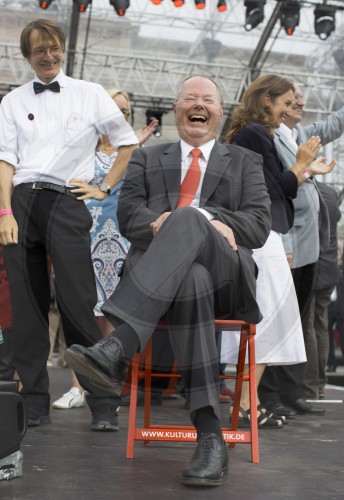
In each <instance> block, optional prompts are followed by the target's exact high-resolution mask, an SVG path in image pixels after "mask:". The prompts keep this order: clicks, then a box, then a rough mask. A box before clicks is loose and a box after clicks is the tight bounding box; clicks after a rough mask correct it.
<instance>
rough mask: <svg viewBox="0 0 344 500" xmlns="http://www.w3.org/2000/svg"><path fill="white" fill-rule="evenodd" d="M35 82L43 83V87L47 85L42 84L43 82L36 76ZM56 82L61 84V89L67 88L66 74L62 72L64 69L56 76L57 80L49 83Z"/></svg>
mask: <svg viewBox="0 0 344 500" xmlns="http://www.w3.org/2000/svg"><path fill="white" fill-rule="evenodd" d="M33 81H34V82H39V83H43V85H46V82H42V80H40V79H39V78H38V76H37V75H35V78H34V80H33ZM56 81H57V82H59V84H60V87H67V77H66V75H65V74H64V72H63V71H62V69H61V70H60V71H59V73H58V74H57V75H56V76H55V78H54V79H53V80H52V81H51V82H49V83H53V82H56Z"/></svg>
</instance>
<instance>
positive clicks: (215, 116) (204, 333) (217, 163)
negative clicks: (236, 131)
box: [66, 76, 271, 486]
mask: <svg viewBox="0 0 344 500" xmlns="http://www.w3.org/2000/svg"><path fill="white" fill-rule="evenodd" d="M173 109H174V115H175V120H176V125H177V128H178V132H179V136H180V139H181V140H180V141H179V142H178V143H175V144H162V145H158V146H153V147H147V148H141V149H138V150H137V151H134V154H133V156H132V159H131V161H130V163H129V167H128V172H127V176H126V178H125V180H124V184H123V187H122V191H121V196H120V200H119V208H118V220H119V224H120V229H121V232H122V233H123V234H124V235H125V237H126V238H128V240H129V241H130V243H131V247H130V250H129V253H128V257H127V260H126V263H125V267H124V272H123V277H122V279H121V281H120V283H119V285H118V287H117V288H116V290H115V292H114V294H113V295H112V296H111V297H110V299H109V300H108V301H107V302H106V303H105V305H104V306H103V308H102V310H103V312H104V314H105V315H106V316H107V317H108V318H109V320H110V321H111V322H112V323H113V325H114V326H116V330H115V332H113V333H112V334H111V335H110V336H109V337H107V338H106V339H104V341H100V342H99V343H97V344H96V345H95V346H94V347H91V348H89V349H88V348H85V347H83V346H80V345H74V346H71V347H70V348H69V349H68V350H67V352H66V360H67V362H68V363H69V365H70V366H72V368H74V370H75V371H76V372H78V373H82V374H83V375H84V376H86V377H89V378H90V379H91V380H94V382H95V383H97V384H98V385H99V386H102V387H104V389H107V390H112V391H113V392H114V394H116V393H117V394H120V392H121V386H122V383H123V381H124V380H125V377H126V372H127V368H128V364H129V361H130V360H131V358H132V357H133V355H134V354H135V352H136V351H138V350H142V349H143V348H144V346H145V345H146V343H147V340H148V339H149V338H150V337H151V335H152V334H153V332H154V330H155V328H156V325H157V323H158V321H159V320H160V318H161V317H165V318H166V321H167V324H168V330H169V334H170V340H171V344H172V348H173V350H174V354H175V356H176V361H177V365H178V369H179V372H180V373H181V375H182V378H183V382H184V386H185V397H186V400H187V406H188V408H189V409H190V418H191V420H192V422H193V424H194V425H195V427H196V430H197V437H198V444H197V448H196V451H195V454H194V456H193V459H192V461H191V464H190V467H189V468H188V469H186V470H185V471H184V473H183V476H182V482H183V483H184V484H190V485H199V486H217V485H220V484H221V483H222V480H223V476H224V474H225V473H226V472H227V468H228V451H227V446H226V445H225V443H224V441H223V438H222V431H221V422H220V409H219V400H218V393H219V379H218V375H219V373H218V371H219V363H218V353H217V348H216V341H215V326H214V316H215V315H216V316H218V317H226V318H238V319H246V320H249V321H252V322H254V323H257V322H258V321H259V320H260V318H261V315H260V313H259V309H258V306H257V303H256V301H255V264H254V261H253V259H252V252H251V250H250V249H251V248H257V247H260V246H262V245H263V244H264V243H265V240H266V239H267V237H268V234H269V231H270V223H271V221H270V199H269V195H268V193H267V188H266V185H265V180H264V175H263V169H262V159H261V156H260V155H257V154H255V153H252V152H251V151H249V150H246V149H243V148H240V147H238V146H233V145H224V144H220V143H219V142H217V141H216V136H217V134H218V132H219V128H220V124H221V119H222V117H223V102H222V97H221V92H220V89H219V88H218V86H217V84H216V83H215V82H214V81H213V80H211V79H209V78H207V77H203V76H194V77H189V78H187V79H186V80H185V81H184V82H183V83H182V84H181V86H180V88H179V91H178V94H177V97H176V99H175V103H174V107H173Z"/></svg>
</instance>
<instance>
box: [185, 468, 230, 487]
mask: <svg viewBox="0 0 344 500" xmlns="http://www.w3.org/2000/svg"><path fill="white" fill-rule="evenodd" d="M227 473H228V469H227V468H226V469H225V470H223V471H222V475H221V478H219V479H207V478H201V477H189V478H187V477H182V479H181V483H182V484H186V485H189V486H221V484H222V483H223V480H224V478H225V476H226V475H227Z"/></svg>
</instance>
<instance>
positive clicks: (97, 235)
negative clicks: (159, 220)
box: [85, 150, 130, 316]
mask: <svg viewBox="0 0 344 500" xmlns="http://www.w3.org/2000/svg"><path fill="white" fill-rule="evenodd" d="M116 155H117V153H116V152H114V153H113V154H111V155H107V154H106V153H105V152H104V151H102V150H98V151H97V153H96V165H95V176H94V179H93V180H92V183H91V184H93V185H94V186H99V185H100V184H101V183H102V182H103V179H104V177H105V176H106V175H107V174H108V172H109V171H110V169H111V167H112V164H113V162H114V161H115V158H116ZM122 183H123V179H122V180H121V181H120V182H119V183H118V184H117V186H116V187H115V188H114V189H113V190H112V192H111V194H110V195H109V196H108V197H107V198H105V199H104V200H95V199H91V200H86V202H85V203H86V206H87V208H88V210H89V211H90V213H91V215H92V218H93V224H92V228H91V230H90V235H91V254H92V261H93V267H94V272H95V276H96V283H97V296H98V300H97V305H96V307H95V309H94V312H95V314H96V316H102V315H103V314H102V312H101V310H100V307H101V306H102V305H103V303H104V301H105V300H106V299H107V298H108V297H109V296H110V295H111V294H112V293H113V291H114V290H115V288H116V286H117V283H118V281H119V276H118V272H119V270H120V268H121V266H122V264H123V262H124V260H125V258H126V256H127V253H128V250H129V245H130V243H129V242H128V241H127V240H126V239H125V238H124V237H123V236H122V235H121V234H120V232H119V229H118V219H117V207H118V198H119V193H120V190H121V186H122Z"/></svg>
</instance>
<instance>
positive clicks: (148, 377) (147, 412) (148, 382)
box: [144, 339, 152, 445]
mask: <svg viewBox="0 0 344 500" xmlns="http://www.w3.org/2000/svg"><path fill="white" fill-rule="evenodd" d="M144 363H145V367H144V373H145V384H144V393H145V400H144V427H145V428H149V427H150V421H151V403H152V339H150V340H149V341H148V343H147V345H146V347H145V356H144ZM144 444H145V445H147V444H149V440H145V441H144Z"/></svg>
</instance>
